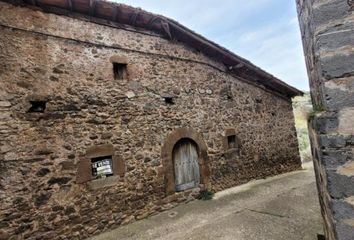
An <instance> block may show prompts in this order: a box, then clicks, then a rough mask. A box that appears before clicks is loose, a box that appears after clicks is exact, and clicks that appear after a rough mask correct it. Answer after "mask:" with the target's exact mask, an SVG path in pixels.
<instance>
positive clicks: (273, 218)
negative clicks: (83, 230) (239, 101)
mask: <svg viewBox="0 0 354 240" xmlns="http://www.w3.org/2000/svg"><path fill="white" fill-rule="evenodd" d="M322 232H323V231H322V219H321V215H320V209H319V204H318V197H317V190H316V185H315V178H314V173H313V169H312V168H308V169H306V170H303V171H298V172H293V173H289V174H284V175H281V176H277V177H273V178H269V179H266V180H260V181H255V182H251V183H249V184H246V185H242V186H240V187H235V188H231V189H228V190H226V191H223V192H219V193H217V194H216V195H215V197H214V199H213V200H211V201H193V202H191V203H188V204H184V205H181V206H178V207H176V208H174V209H172V210H170V211H166V212H163V213H161V214H158V215H155V216H152V217H150V218H148V219H145V220H141V221H138V222H135V223H132V224H130V225H127V226H123V227H120V228H118V229H116V230H113V231H111V232H107V233H104V234H101V235H98V236H96V237H93V238H91V240H128V239H129V240H140V239H142V240H186V239H190V240H209V239H223V240H281V239H284V240H316V239H317V233H322Z"/></svg>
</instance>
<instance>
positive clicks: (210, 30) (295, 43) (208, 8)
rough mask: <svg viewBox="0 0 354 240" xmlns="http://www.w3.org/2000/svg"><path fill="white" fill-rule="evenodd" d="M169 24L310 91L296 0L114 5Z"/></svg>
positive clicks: (137, 0) (159, 0) (161, 0)
mask: <svg viewBox="0 0 354 240" xmlns="http://www.w3.org/2000/svg"><path fill="white" fill-rule="evenodd" d="M115 2H120V3H125V4H128V5H131V6H134V7H140V8H143V9H145V10H147V11H149V12H152V13H157V14H161V15H164V16H166V17H169V18H172V19H174V20H176V21H178V22H179V23H181V24H183V25H184V26H186V27H188V28H189V29H191V30H193V31H195V32H197V33H199V34H201V35H203V36H204V37H206V38H208V39H209V40H211V41H213V42H216V43H218V44H219V45H221V46H223V47H226V48H227V49H229V50H231V51H232V52H234V53H236V54H237V55H239V56H241V57H243V58H246V59H247V60H249V61H251V62H252V63H254V64H255V65H257V66H258V67H261V68H262V69H263V70H265V71H267V72H269V73H271V74H272V75H274V76H276V77H278V78H280V79H281V80H283V81H284V82H286V83H288V84H290V85H291V86H294V87H296V88H298V89H300V90H305V91H307V90H308V89H309V84H308V78H307V73H306V67H305V60H304V56H303V50H302V43H301V36H300V30H299V25H298V20H297V16H296V6H295V0H219V1H217V0H115Z"/></svg>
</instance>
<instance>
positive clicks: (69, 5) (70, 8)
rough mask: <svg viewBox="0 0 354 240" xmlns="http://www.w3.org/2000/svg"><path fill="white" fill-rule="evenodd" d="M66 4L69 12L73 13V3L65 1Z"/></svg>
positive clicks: (70, 0)
mask: <svg viewBox="0 0 354 240" xmlns="http://www.w3.org/2000/svg"><path fill="white" fill-rule="evenodd" d="M66 2H67V5H68V7H69V10H70V11H74V3H73V0H66Z"/></svg>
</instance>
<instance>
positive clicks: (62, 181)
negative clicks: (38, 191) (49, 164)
mask: <svg viewBox="0 0 354 240" xmlns="http://www.w3.org/2000/svg"><path fill="white" fill-rule="evenodd" d="M70 180H71V177H52V178H51V179H49V181H48V184H49V185H54V184H59V185H64V184H67V183H68V182H69V181H70Z"/></svg>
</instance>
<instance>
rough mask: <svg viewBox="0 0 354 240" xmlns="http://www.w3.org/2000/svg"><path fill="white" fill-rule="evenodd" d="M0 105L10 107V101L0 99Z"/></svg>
mask: <svg viewBox="0 0 354 240" xmlns="http://www.w3.org/2000/svg"><path fill="white" fill-rule="evenodd" d="M0 107H4V108H7V107H11V103H10V102H9V101H0Z"/></svg>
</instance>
